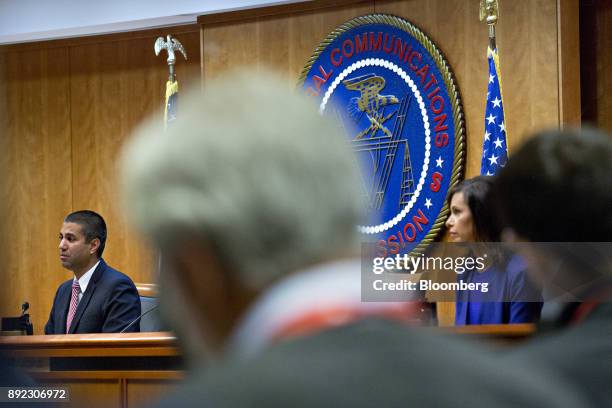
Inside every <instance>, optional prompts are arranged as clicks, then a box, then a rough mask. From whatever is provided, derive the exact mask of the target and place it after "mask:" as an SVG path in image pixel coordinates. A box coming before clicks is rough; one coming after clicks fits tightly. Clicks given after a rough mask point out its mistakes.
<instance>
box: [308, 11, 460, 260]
mask: <svg viewBox="0 0 612 408" xmlns="http://www.w3.org/2000/svg"><path fill="white" fill-rule="evenodd" d="M367 24H387V25H390V26H392V27H396V28H399V29H400V30H403V31H405V32H407V33H408V34H410V35H412V36H413V37H414V38H416V40H417V41H418V42H419V43H421V45H422V46H423V47H424V48H425V49H426V50H427V51H428V52H429V54H430V55H431V56H432V57H433V59H434V61H435V63H436V66H437V67H438V69H439V71H440V73H441V74H442V79H443V80H444V85H445V86H446V89H447V91H448V94H449V97H450V100H451V104H452V107H453V124H454V126H455V149H454V152H453V153H454V157H453V171H452V173H451V181H450V184H449V189H450V188H452V187H453V186H454V185H456V184H457V183H459V181H461V180H462V179H463V176H464V170H465V168H464V167H465V155H466V135H465V119H464V115H463V109H462V106H461V98H460V96H459V89H458V87H457V84H456V82H455V77H454V75H453V73H452V71H451V69H450V67H449V66H448V64H447V62H446V58H444V55H443V54H442V52H441V51H440V50H439V49H438V47H436V45H435V44H434V43H433V42H432V41H431V40H430V39H429V37H427V35H425V33H423V32H422V31H421V30H420V29H419V28H417V27H416V26H414V25H413V24H412V23H409V22H408V21H406V20H404V19H403V18H400V17H396V16H393V15H389V14H369V15H367V16H361V17H355V18H353V19H351V20H349V21H347V22H346V23H344V24H341V25H340V26H338V27H337V28H336V29H334V30H333V31H332V32H331V33H329V34H328V35H327V37H325V39H324V40H323V41H322V42H321V43H320V44H319V46H318V47H317V48H316V50H315V52H314V53H313V54H312V56H311V57H310V58H309V59H308V61H307V62H306V65H305V66H304V69H302V72H301V73H300V77H299V78H298V83H297V87H298V88H301V87H302V86H303V85H304V81H305V80H306V76H307V75H308V72H310V69H311V68H312V65H313V64H314V62H315V61H316V60H317V58H319V55H321V53H322V52H323V51H324V50H325V48H327V46H328V45H329V44H331V43H332V42H333V41H335V40H336V38H337V37H339V36H340V35H342V34H344V33H345V32H346V31H349V30H351V29H353V28H355V27H359V26H362V25H367ZM448 212H449V210H448V204H447V202H446V199H445V200H444V205H443V207H442V209H441V210H440V213H439V214H438V217H437V218H436V221H435V222H434V224H433V225H432V227H431V229H430V230H429V232H428V233H427V235H426V236H425V238H423V240H422V241H421V242H420V243H419V244H418V245H417V246H416V248H415V249H414V250H413V252H415V253H420V252H423V251H424V250H425V248H427V246H428V245H429V244H430V243H432V242H434V240H435V239H436V238H437V236H438V234H439V232H440V230H441V229H442V226H443V225H444V223H445V222H446V217H447V216H448Z"/></svg>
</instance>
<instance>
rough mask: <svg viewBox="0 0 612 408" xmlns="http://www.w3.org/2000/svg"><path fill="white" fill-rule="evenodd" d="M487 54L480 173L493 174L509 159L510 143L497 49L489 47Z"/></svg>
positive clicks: (484, 174)
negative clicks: (487, 83) (487, 64)
mask: <svg viewBox="0 0 612 408" xmlns="http://www.w3.org/2000/svg"><path fill="white" fill-rule="evenodd" d="M487 55H488V60H489V86H488V89H487V106H486V108H485V134H484V142H483V144H482V163H481V165H480V174H481V175H483V176H492V175H494V174H495V173H496V172H497V171H498V170H499V169H500V168H501V167H504V166H505V165H506V162H507V161H508V143H507V138H506V136H507V135H506V122H505V118H504V103H503V102H502V86H501V78H500V76H499V74H500V70H499V57H498V56H497V49H495V50H491V48H488V50H487Z"/></svg>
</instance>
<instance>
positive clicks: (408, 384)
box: [158, 319, 584, 408]
mask: <svg viewBox="0 0 612 408" xmlns="http://www.w3.org/2000/svg"><path fill="white" fill-rule="evenodd" d="M488 351H489V350H488V349H487V348H486V345H485V344H477V343H475V342H474V343H471V344H470V343H467V342H466V341H462V339H460V338H457V337H455V338H447V337H445V336H442V335H437V336H436V335H433V334H431V333H428V332H427V331H426V330H423V329H413V328H406V327H404V326H401V325H399V324H395V323H392V322H389V321H383V320H377V319H371V320H364V321H361V322H359V323H357V324H352V325H349V326H344V327H339V328H336V329H331V330H327V331H324V332H321V333H318V334H315V335H313V336H307V337H303V338H299V339H296V340H289V341H285V342H281V343H278V344H276V345H273V346H271V347H270V348H269V349H268V350H266V351H264V352H263V353H261V354H260V355H258V356H255V357H253V358H251V359H249V360H238V359H235V358H234V359H231V358H225V359H223V360H221V361H219V362H217V363H216V364H215V363H214V362H212V361H211V362H209V364H208V366H207V367H204V368H203V369H202V370H201V371H200V372H199V373H195V375H193V376H192V379H191V381H189V382H188V383H187V384H186V385H184V386H183V387H182V388H180V389H179V390H177V392H176V393H175V394H174V395H170V396H168V397H167V399H165V400H164V401H161V402H160V403H159V405H158V406H160V407H171V408H173V407H179V406H180V407H209V406H210V407H225V408H228V407H232V408H237V407H283V408H284V407H292V408H295V407H304V408H306V407H309V408H310V407H351V408H358V407H436V408H440V407H453V408H456V407H469V408H475V407H486V408H492V407H495V408H503V407H508V408H510V407H512V408H515V407H522V408H524V407H534V408H535V407H537V408H543V407H572V408H575V407H581V406H584V404H583V402H582V400H581V399H580V398H576V397H575V394H574V392H573V391H574V390H573V389H572V388H571V387H570V386H568V385H567V384H566V383H565V382H563V381H561V380H560V379H559V378H557V377H556V376H555V374H554V373H549V372H548V371H541V370H540V367H538V366H534V365H531V364H525V365H521V366H518V365H516V364H514V363H513V362H512V361H508V362H506V364H504V365H500V364H499V361H498V359H496V358H491V354H489V353H488Z"/></svg>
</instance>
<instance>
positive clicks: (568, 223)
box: [493, 130, 612, 407]
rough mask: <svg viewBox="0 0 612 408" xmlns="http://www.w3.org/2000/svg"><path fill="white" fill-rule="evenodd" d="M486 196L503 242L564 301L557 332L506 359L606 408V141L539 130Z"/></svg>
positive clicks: (609, 356)
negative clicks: (553, 377)
mask: <svg viewBox="0 0 612 408" xmlns="http://www.w3.org/2000/svg"><path fill="white" fill-rule="evenodd" d="M493 194H494V196H495V198H496V202H497V205H498V207H499V209H500V210H501V213H502V215H503V218H504V221H505V223H506V224H507V225H508V228H506V230H505V232H504V235H505V238H506V239H507V240H509V241H512V242H521V243H517V244H515V246H516V248H517V250H518V251H519V252H520V253H521V254H522V255H523V256H524V257H525V259H526V261H527V262H528V264H529V269H528V270H529V271H530V272H531V273H532V274H533V277H534V278H535V280H537V281H538V282H541V283H543V284H544V285H545V287H548V288H549V289H554V292H553V296H555V297H556V298H557V299H559V298H561V299H565V302H564V303H563V305H564V306H563V307H562V308H561V309H560V310H559V312H558V315H557V319H556V321H555V322H554V324H553V325H552V326H553V327H552V328H553V329H557V331H556V333H555V331H554V330H551V332H549V333H547V334H548V335H542V336H539V337H536V338H535V339H534V341H532V342H530V343H528V344H525V345H524V346H522V347H519V348H517V349H516V350H514V351H513V352H512V353H510V354H509V355H508V356H507V357H508V359H509V360H511V361H514V362H517V363H519V364H524V365H527V364H538V365H541V366H546V367H550V368H551V369H552V370H554V371H555V372H557V373H558V374H560V375H562V376H564V377H565V378H566V379H567V380H568V381H571V382H572V383H573V384H574V385H575V386H578V387H579V388H580V391H581V392H582V393H583V395H584V397H585V398H587V399H588V400H589V404H590V405H591V406H602V407H610V406H612V389H611V388H610V380H609V379H610V378H612V303H611V301H612V251H611V249H612V246H611V244H610V243H609V242H608V241H612V211H611V210H612V140H611V139H610V136H608V135H605V134H603V133H600V132H598V131H595V130H582V131H578V130H569V131H557V130H555V131H547V132H543V133H540V134H538V135H536V136H535V137H534V138H532V139H530V140H529V141H528V142H527V143H525V144H524V145H523V147H522V148H521V149H520V150H519V151H518V152H517V153H516V154H514V155H513V156H512V157H511V159H510V160H509V162H508V164H507V165H506V167H505V168H504V169H503V170H502V171H501V172H500V173H499V175H498V179H497V182H496V185H495V187H494V192H493ZM525 242H527V243H525ZM549 292H550V290H549ZM557 295H563V297H559V296H557Z"/></svg>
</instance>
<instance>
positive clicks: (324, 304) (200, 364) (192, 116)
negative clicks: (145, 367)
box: [122, 73, 581, 407]
mask: <svg viewBox="0 0 612 408" xmlns="http://www.w3.org/2000/svg"><path fill="white" fill-rule="evenodd" d="M282 82H283V80H282V79H280V78H276V77H274V76H268V75H264V74H261V73H258V75H257V76H253V75H251V76H248V75H245V74H242V75H235V76H231V77H227V78H226V79H224V80H221V81H218V82H211V83H207V87H206V89H205V91H204V94H203V95H199V94H198V95H193V96H192V97H191V98H186V99H183V104H182V107H183V109H182V110H181V115H180V116H179V118H178V120H177V121H176V122H175V124H174V125H173V126H171V127H170V128H169V130H168V131H167V132H165V133H164V132H163V131H162V129H161V126H160V125H159V123H160V122H159V118H154V119H153V120H152V121H151V122H150V123H149V124H147V125H146V126H144V127H142V128H141V129H139V131H138V132H137V134H136V136H135V138H134V140H133V141H132V142H131V143H129V145H128V146H127V148H126V150H125V152H124V156H123V159H122V176H123V184H124V195H125V197H124V198H125V202H126V205H127V209H128V212H129V214H130V215H131V217H132V219H133V220H134V221H135V222H136V223H137V225H138V226H139V227H140V229H141V230H142V231H144V232H145V233H146V235H148V236H149V237H150V238H151V239H152V241H153V242H154V243H155V244H156V245H157V246H158V247H159V249H160V250H161V252H162V254H163V255H162V259H163V266H162V271H161V275H160V305H161V307H162V315H165V317H166V319H167V320H168V321H169V322H171V324H172V326H173V328H174V330H175V332H176V334H177V337H178V338H179V341H180V343H181V345H182V350H183V353H184V356H185V360H186V361H187V362H188V363H189V364H190V365H191V370H192V373H191V378H190V380H189V381H188V382H187V384H185V385H184V386H183V387H182V388H181V389H180V390H179V391H178V392H177V393H176V394H175V395H173V396H172V397H169V398H168V399H167V400H166V401H163V402H162V403H161V405H162V406H198V407H199V406H215V407H217V406H222V407H239V406H292V407H313V406H351V407H364V406H405V405H406V403H413V404H414V405H415V406H436V407H450V406H452V407H456V406H470V407H480V406H482V407H492V406H495V407H515V406H533V407H542V406H580V404H581V403H580V401H579V400H577V399H575V398H574V396H573V394H572V392H571V388H570V387H566V386H565V385H562V384H559V383H558V382H557V381H556V377H555V375H554V374H553V373H548V372H542V371H540V370H539V369H537V368H535V367H534V368H533V369H529V370H523V369H519V368H518V367H515V366H514V365H513V364H512V363H509V364H507V365H506V366H505V367H499V366H498V364H497V361H492V359H489V358H484V357H483V356H482V355H481V353H480V352H479V349H477V348H476V347H470V346H468V345H466V344H464V343H463V342H461V341H450V340H449V339H447V338H445V337H442V336H433V335H430V334H428V333H424V332H422V331H420V330H419V329H415V328H411V327H408V326H407V325H405V324H404V323H405V320H406V316H407V315H408V312H409V310H410V308H411V307H413V306H412V304H411V303H404V304H402V303H391V302H386V303H367V302H361V290H360V289H361V288H360V284H361V277H360V272H361V265H360V261H359V258H358V257H357V254H358V252H357V250H358V246H357V243H358V237H357V235H356V234H357V233H356V228H355V225H357V224H358V222H359V221H360V219H359V218H360V214H361V194H360V189H359V176H358V169H357V166H356V164H355V158H354V157H353V155H352V152H351V150H350V148H349V146H348V143H347V141H346V138H345V136H344V135H343V134H342V133H341V131H340V129H339V128H338V127H337V126H336V125H335V124H334V123H333V122H330V120H329V119H327V118H325V117H322V116H320V115H319V114H318V112H317V108H316V106H315V105H314V104H313V103H312V101H310V100H308V99H307V98H306V97H305V96H301V95H296V94H292V93H291V92H289V91H288V90H287V89H286V88H285V87H283V86H281V85H279V84H281V83H282ZM474 384H478V385H479V390H478V392H475V391H474V389H473V386H474Z"/></svg>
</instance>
